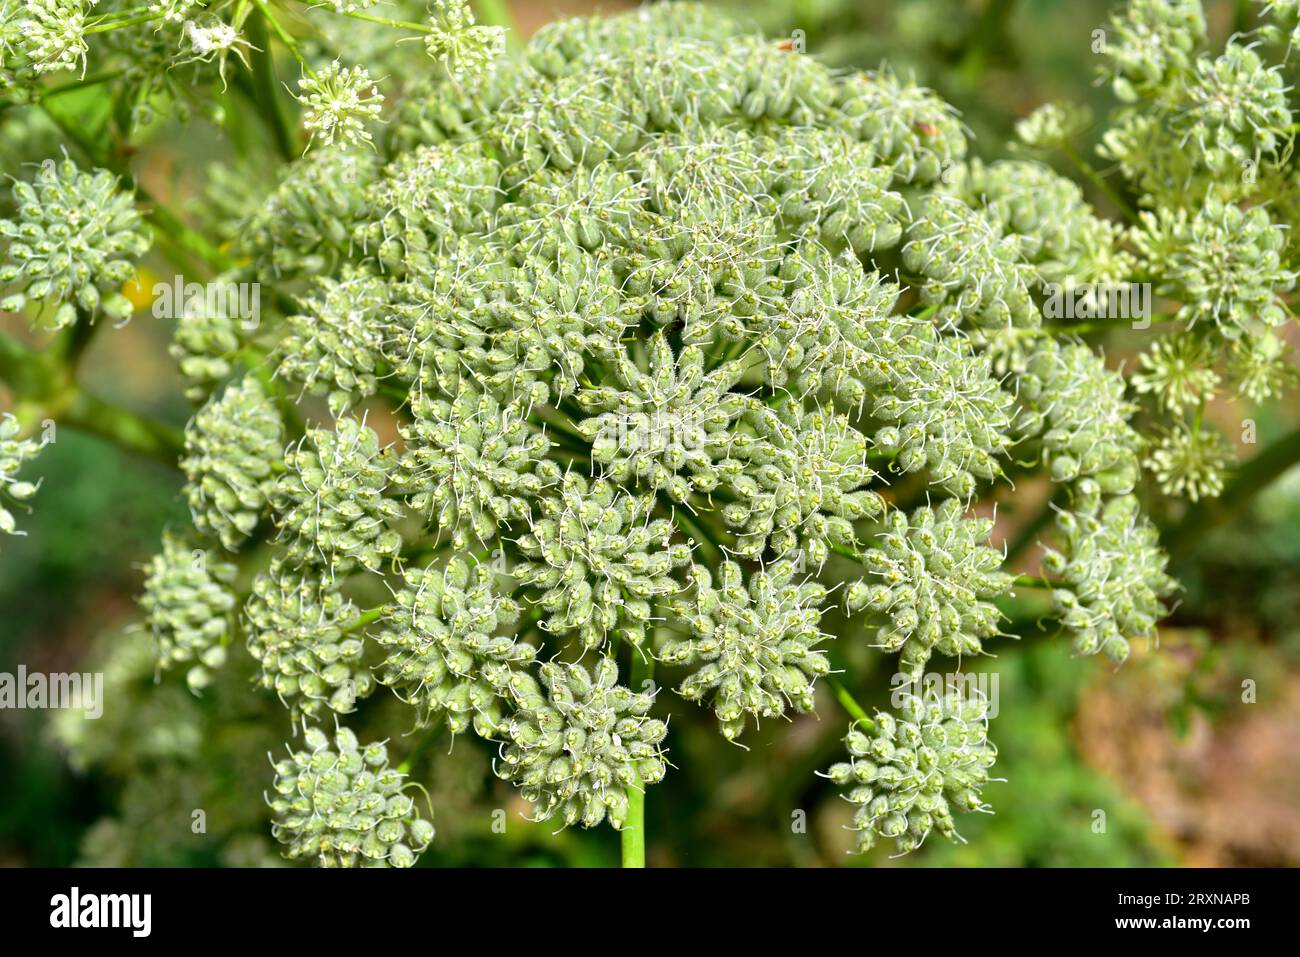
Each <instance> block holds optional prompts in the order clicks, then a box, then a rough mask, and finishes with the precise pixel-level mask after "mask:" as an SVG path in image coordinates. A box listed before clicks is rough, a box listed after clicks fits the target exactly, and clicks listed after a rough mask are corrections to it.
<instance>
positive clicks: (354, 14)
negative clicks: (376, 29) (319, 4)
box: [339, 10, 433, 33]
mask: <svg viewBox="0 0 1300 957" xmlns="http://www.w3.org/2000/svg"><path fill="white" fill-rule="evenodd" d="M339 12H340V13H342V14H343V16H345V17H348V18H350V19H352V20H364V21H365V22H366V23H378V24H379V25H380V26H385V27H393V28H394V29H397V30H414V31H415V32H416V33H432V32H433V28H432V27H430V26H429V25H428V24H427V23H414V22H412V21H410V20H393V19H390V18H389V17H377V16H375V15H374V14H373V13H363V12H361V11H359V10H341V11H339Z"/></svg>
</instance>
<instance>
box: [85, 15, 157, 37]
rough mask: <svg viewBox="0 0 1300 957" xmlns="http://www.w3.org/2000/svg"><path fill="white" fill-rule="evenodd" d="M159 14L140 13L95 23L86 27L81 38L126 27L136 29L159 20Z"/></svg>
mask: <svg viewBox="0 0 1300 957" xmlns="http://www.w3.org/2000/svg"><path fill="white" fill-rule="evenodd" d="M162 16H163V15H162V14H161V13H149V12H147V11H146V12H145V13H141V14H138V15H137V16H133V17H128V18H127V19H125V20H112V21H107V22H102V23H95V24H92V25H91V26H88V27H86V29H84V30H82V31H81V33H82V35H83V36H91V35H92V34H96V33H111V32H112V31H114V30H122V29H125V28H126V27H138V26H139V25H140V24H142V23H148V22H150V21H151V20H161V19H162Z"/></svg>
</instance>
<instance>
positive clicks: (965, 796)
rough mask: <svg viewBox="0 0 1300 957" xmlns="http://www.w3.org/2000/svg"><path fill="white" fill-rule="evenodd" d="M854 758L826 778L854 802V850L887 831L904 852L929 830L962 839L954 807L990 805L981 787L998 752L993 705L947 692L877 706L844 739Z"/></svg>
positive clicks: (968, 808) (863, 848)
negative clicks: (991, 735) (991, 726)
mask: <svg viewBox="0 0 1300 957" xmlns="http://www.w3.org/2000/svg"><path fill="white" fill-rule="evenodd" d="M844 744H845V747H846V748H847V749H848V752H849V760H848V761H846V762H842V763H840V764H836V765H834V766H833V767H831V769H830V771H829V772H828V774H827V776H828V777H829V778H830V779H831V780H832V781H833V782H834V783H835V784H837V785H839V786H840V787H843V788H847V789H848V790H847V791H846V793H845V795H844V796H845V798H846V799H847V800H848V801H849V803H851V804H853V805H854V806H855V811H854V814H853V830H854V831H855V832H856V833H857V850H858V851H859V852H863V851H867V850H870V849H871V848H872V847H873V846H875V844H876V842H877V841H878V840H879V839H880V838H882V837H884V838H891V839H892V840H893V841H894V843H895V845H896V846H897V848H898V850H899V852H900V853H904V854H905V853H907V852H909V851H914V850H916V848H918V847H920V846H921V844H922V842H924V841H925V839H926V837H927V836H929V835H930V834H931V833H932V832H938V833H939V834H942V835H943V836H944V837H946V838H948V839H950V840H954V839H957V838H958V835H957V828H956V823H955V821H954V820H953V811H954V810H957V811H988V810H989V807H988V806H987V805H986V804H985V803H984V800H983V797H982V796H981V793H980V791H981V788H982V787H983V786H984V785H985V784H987V783H988V781H989V768H991V767H992V766H993V762H994V760H995V759H996V758H997V751H996V749H995V748H994V747H993V745H992V744H990V743H989V741H988V703H987V702H986V701H984V700H983V699H981V698H978V697H965V696H963V695H961V694H959V693H956V692H953V691H949V692H947V693H944V694H939V693H927V694H926V695H923V696H917V695H912V694H904V695H901V701H900V703H899V708H898V713H897V715H896V716H895V715H894V714H891V713H887V712H877V713H876V716H875V718H874V719H873V720H872V721H870V722H869V723H864V724H863V726H862V727H852V728H850V729H849V733H848V735H847V736H846V737H845V738H844Z"/></svg>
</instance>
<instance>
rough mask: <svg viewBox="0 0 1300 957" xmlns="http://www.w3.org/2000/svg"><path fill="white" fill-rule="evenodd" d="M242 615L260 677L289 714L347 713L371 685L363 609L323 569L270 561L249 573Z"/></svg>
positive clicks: (315, 717) (319, 714)
mask: <svg viewBox="0 0 1300 957" xmlns="http://www.w3.org/2000/svg"><path fill="white" fill-rule="evenodd" d="M244 619H245V624H246V628H245V631H246V634H247V635H248V650H249V653H250V654H252V656H253V658H254V659H256V661H257V663H258V664H259V665H260V668H261V673H260V676H259V682H260V684H261V685H262V687H264V688H267V689H268V690H270V691H273V692H275V694H276V695H277V696H278V697H279V699H280V700H281V701H282V702H284V705H285V707H286V708H288V709H289V710H290V711H291V712H292V713H293V714H294V716H295V717H296V716H299V715H303V716H306V717H308V718H311V719H313V720H314V719H318V718H320V717H321V716H322V715H324V714H326V713H327V709H328V711H332V712H335V713H338V714H347V713H348V712H350V711H352V710H353V708H354V707H355V706H356V703H357V700H358V699H360V698H364V697H365V696H366V695H368V694H369V693H370V692H371V690H373V688H374V685H375V681H374V677H373V676H372V675H371V673H370V669H369V668H368V667H367V665H366V664H365V662H364V660H363V659H364V656H365V643H364V641H363V640H362V633H361V632H360V631H359V626H360V624H361V612H360V611H359V610H358V609H357V607H356V606H355V605H354V604H353V603H352V601H351V600H350V599H348V598H347V597H346V596H345V595H344V594H343V593H342V590H341V589H340V588H339V587H338V586H337V585H336V583H335V582H334V581H333V579H330V578H328V577H325V575H324V571H323V569H321V568H319V567H315V568H313V567H311V566H308V567H306V568H302V569H295V568H288V567H285V565H284V564H283V563H281V562H280V561H276V562H274V563H272V565H271V567H270V568H269V569H267V570H266V571H264V572H261V573H259V574H258V576H257V577H256V578H255V579H254V580H253V587H252V594H251V595H249V597H248V601H247V602H245V604H244Z"/></svg>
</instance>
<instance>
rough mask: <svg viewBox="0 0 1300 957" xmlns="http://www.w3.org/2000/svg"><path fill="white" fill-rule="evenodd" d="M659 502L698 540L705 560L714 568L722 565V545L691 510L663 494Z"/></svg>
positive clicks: (660, 495)
mask: <svg viewBox="0 0 1300 957" xmlns="http://www.w3.org/2000/svg"><path fill="white" fill-rule="evenodd" d="M659 501H660V502H661V503H662V504H663V505H664V507H665V508H667V509H668V512H669V514H670V515H673V516H674V517H675V518H677V520H679V521H680V522H681V523H682V525H683V527H684V530H685V531H686V532H687V534H689V535H690V536H691V537H693V538H694V539H696V540H697V542H698V543H699V546H700V551H702V552H704V560H705V561H706V562H708V564H709V565H710V566H711V567H713V568H717V567H718V566H719V565H721V564H722V561H723V557H724V556H723V552H722V545H721V543H719V541H718V539H717V538H716V537H715V536H714V535H713V533H712V532H711V531H710V530H709V528H708V527H707V526H705V524H704V523H703V522H702V521H700V520H699V518H697V517H696V516H695V515H694V514H692V512H691V510H690V509H689V508H687V507H686V506H685V505H681V504H678V503H676V502H674V501H673V500H672V499H670V498H669V497H668V496H667V495H665V494H663V493H662V492H661V493H660V494H659Z"/></svg>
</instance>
